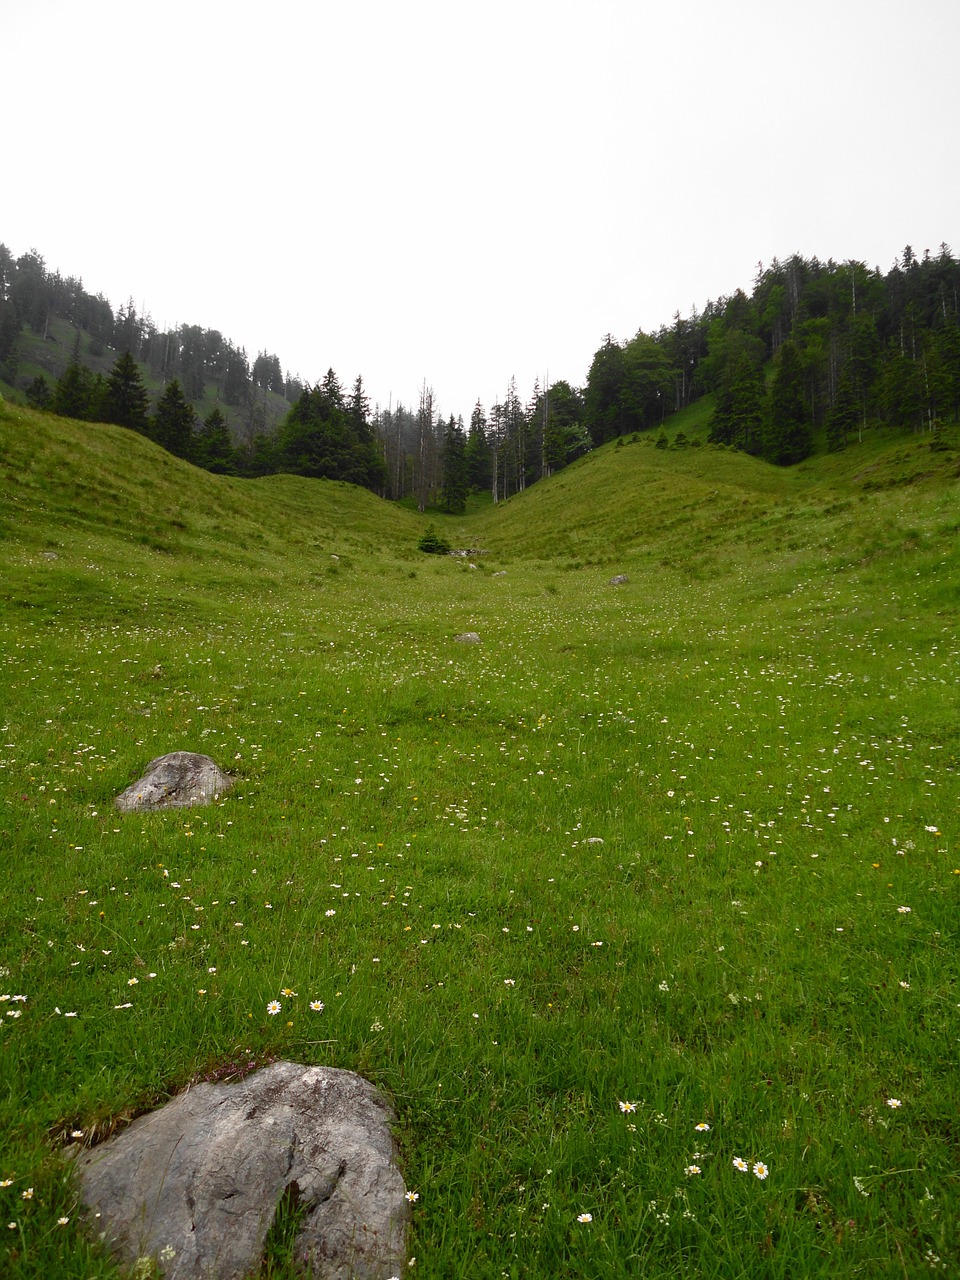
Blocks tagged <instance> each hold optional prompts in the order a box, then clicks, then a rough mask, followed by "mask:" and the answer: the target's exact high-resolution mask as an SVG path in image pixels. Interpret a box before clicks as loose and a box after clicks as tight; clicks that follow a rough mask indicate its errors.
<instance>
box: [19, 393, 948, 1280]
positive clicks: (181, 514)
mask: <svg viewBox="0 0 960 1280" xmlns="http://www.w3.org/2000/svg"><path fill="white" fill-rule="evenodd" d="M670 434H671V435H672V432H671V433H670ZM957 462H958V457H957V454H956V453H955V452H951V451H947V452H943V453H933V452H931V451H930V450H929V448H928V447H927V446H926V444H925V443H924V442H922V441H919V440H908V441H903V440H901V441H887V442H884V441H882V440H878V441H872V442H871V443H870V444H868V445H865V446H863V447H861V448H859V449H851V450H850V451H849V452H848V453H846V454H843V455H841V456H839V457H838V458H833V459H817V460H814V461H812V462H810V463H808V464H805V466H803V467H801V468H797V469H794V470H791V471H789V472H786V471H778V470H775V469H772V468H770V467H767V466H765V465H764V464H761V463H758V462H756V461H754V460H751V459H748V458H745V457H743V456H742V455H737V454H733V453H729V452H727V451H722V450H721V451H718V450H712V449H706V448H701V449H687V450H683V451H679V450H678V451H669V450H668V451H660V450H656V449H655V448H653V447H652V445H648V444H646V443H643V442H641V443H638V444H634V445H625V446H623V447H621V448H616V447H615V446H608V447H607V448H605V449H602V450H599V451H597V452H596V453H594V454H592V455H590V456H589V457H588V458H586V459H584V460H583V461H582V462H580V463H578V464H577V466H576V467H575V468H571V469H570V470H569V471H567V472H564V473H562V474H560V475H558V476H556V477H554V478H553V479H552V480H550V481H548V482H545V483H543V484H541V485H538V486H536V487H535V488H534V489H532V490H531V491H530V492H529V493H527V494H525V495H522V496H521V497H519V498H517V499H513V500H511V501H510V502H508V503H506V504H503V505H502V506H501V507H500V508H499V509H497V510H496V511H490V510H482V511H480V512H478V513H477V514H476V515H473V516H471V517H469V518H463V519H459V520H458V519H456V518H455V519H453V520H452V521H451V522H450V524H449V525H448V526H446V527H445V531H446V528H449V529H451V530H455V533H454V534H453V536H452V540H453V541H455V542H457V543H461V544H462V545H465V546H483V547H486V548H488V550H489V554H488V555H487V556H484V557H478V558H477V560H476V564H477V566H478V567H477V568H476V569H473V568H470V567H469V565H468V564H466V563H463V562H460V561H456V560H453V559H441V558H438V559H434V558H428V557H424V556H421V555H419V554H418V553H417V552H416V551H415V550H414V548H415V545H416V539H417V536H418V534H419V532H420V530H421V529H422V527H423V521H422V520H421V519H420V518H419V517H417V516H415V515H413V514H412V513H409V512H405V511H400V510H397V509H396V508H393V507H390V506H388V505H386V504H383V503H380V502H378V501H377V500H376V499H374V498H372V497H371V496H370V495H369V494H366V493H364V492H362V491H358V490H355V489H351V488H349V487H345V486H339V485H328V484H323V483H316V484H315V483H310V482H305V481H301V480H295V479H293V478H290V477H274V478H271V479H268V480H260V481H236V480H229V479H223V478H219V477H213V476H209V475H206V474H204V473H202V472H199V471H197V470H195V469H194V468H191V467H189V466H187V465H185V464H182V463H180V462H178V461H176V460H174V459H171V458H169V457H167V456H166V455H164V454H163V453H162V452H161V451H159V450H157V449H155V448H154V447H153V446H152V445H150V444H149V442H147V441H144V440H141V439H140V438H139V437H136V436H131V435H129V434H128V433H125V432H123V431H120V430H117V429H113V428H109V427H93V428H91V427H86V426H83V425H80V424H69V423H65V422H61V421H58V420H55V419H51V418H47V417H44V416H43V415H35V414H30V413H29V412H27V411H21V410H17V409H12V408H11V407H9V406H2V405H0V493H2V495H3V502H2V506H0V512H2V517H0V518H2V522H3V524H2V530H0V532H2V535H3V540H2V542H0V556H2V560H3V569H4V572H3V582H2V585H0V636H2V652H3V655H4V663H5V675H6V676H7V687H8V690H9V694H8V697H7V699H6V705H5V709H4V711H3V712H2V713H0V714H2V716H3V723H2V724H0V738H2V745H0V805H2V808H0V830H2V839H3V844H4V847H5V849H7V851H8V855H9V861H8V868H7V893H6V896H5V901H4V918H3V929H2V931H0V936H2V938H3V947H2V954H0V968H2V969H3V970H5V971H6V972H5V974H4V977H3V978H2V979H0V992H8V993H11V994H16V993H22V994H26V995H27V996H28V1000H27V1001H26V1002H25V1003H23V1004H19V1005H18V1006H17V1008H16V1009H13V1005H12V1002H6V1003H5V1004H4V1005H3V1008H4V1009H6V1010H12V1011H13V1012H21V1014H22V1016H21V1017H20V1018H18V1019H12V1018H4V1021H3V1022H2V1023H0V1035H2V1040H0V1123H2V1124H3V1126H4V1130H5V1132H6V1134H7V1135H8V1143H7V1148H8V1149H7V1153H6V1154H5V1156H4V1160H5V1162H6V1163H5V1165H4V1167H3V1168H0V1175H2V1177H3V1178H11V1179H12V1180H13V1182H12V1185H11V1186H10V1187H8V1188H6V1189H0V1205H2V1208H3V1211H4V1212H6V1213H7V1215H8V1220H9V1221H12V1222H16V1223H17V1226H16V1228H15V1229H13V1230H10V1231H9V1235H8V1237H7V1239H6V1240H5V1241H4V1242H0V1247H5V1248H6V1255H5V1256H6V1265H7V1267H8V1270H9V1272H10V1274H11V1275H21V1276H24V1277H27V1276H29V1277H31V1280H33V1278H35V1277H40V1276H50V1275H64V1276H67V1275H76V1276H78V1277H80V1276H82V1277H89V1276H94V1275H101V1276H106V1275H108V1274H111V1272H110V1268H109V1265H108V1263H107V1261H106V1260H105V1259H103V1258H102V1257H100V1256H99V1255H97V1254H96V1253H95V1251H93V1250H91V1249H90V1248H89V1247H88V1246H87V1245H86V1244H85V1243H84V1242H83V1237H82V1235H79V1234H76V1233H75V1227H76V1208H75V1205H74V1204H73V1201H72V1198H71V1191H70V1187H69V1183H68V1182H65V1181H64V1179H63V1177H62V1174H61V1170H60V1165H59V1162H58V1160H57V1159H55V1158H54V1157H52V1156H51V1154H50V1152H51V1147H52V1148H53V1149H54V1150H55V1149H56V1148H57V1147H58V1145H59V1143H60V1142H61V1141H62V1140H63V1137H64V1135H65V1134H69V1132H70V1131H71V1130H72V1129H74V1128H77V1129H79V1130H82V1131H83V1133H84V1135H85V1140H91V1139H92V1138H93V1137H94V1136H96V1134H97V1133H98V1132H100V1131H101V1130H102V1129H103V1128H104V1127H105V1126H106V1127H109V1126H110V1125H112V1124H113V1123H116V1119H117V1117H118V1116H121V1117H122V1116H123V1115H124V1114H130V1113H132V1112H134V1111H136V1110H137V1109H139V1108H142V1107H146V1106H151V1105H154V1104H155V1103H156V1101H157V1100H158V1099H160V1098H162V1097H163V1096H165V1095H166V1094H167V1093H168V1092H169V1091H171V1090H174V1089H177V1088H180V1087H182V1086H183V1084H184V1082H185V1081H187V1080H189V1079H191V1078H196V1077H197V1076H198V1075H201V1074H203V1073H204V1072H210V1071H216V1072H218V1073H222V1072H224V1071H225V1070H227V1069H228V1067H227V1065H226V1064H229V1063H231V1062H233V1063H236V1062H241V1061H242V1062H246V1061H248V1060H250V1059H253V1060H263V1058H265V1057H266V1056H269V1055H270V1054H276V1055H284V1056H288V1057H295V1058H297V1059H299V1060H302V1061H310V1062H330V1063H333V1064H334V1065H338V1066H349V1067H352V1068H355V1069H358V1070H362V1071H364V1072H365V1073H366V1074H368V1075H369V1076H370V1077H371V1078H373V1079H374V1080H375V1081H376V1082H377V1083H378V1084H379V1085H380V1086H381V1087H383V1088H384V1089H385V1090H386V1091H387V1092H388V1093H389V1094H390V1095H391V1096H392V1097H393V1099H394V1101H395V1103H396V1106H397V1110H398V1116H399V1125H398V1137H399V1139H400V1142H401V1146H402V1152H403V1161H404V1169H405V1173H406V1176H407V1179H408V1184H409V1185H411V1186H413V1187H415V1188H416V1189H417V1190H418V1191H419V1192H420V1200H419V1202H418V1204H417V1207H416V1209H415V1211H414V1222H413V1230H412V1235H411V1241H410V1243H411V1253H413V1254H415V1255H416V1256H417V1271H418V1272H420V1273H425V1274H427V1275H430V1276H437V1277H450V1276H457V1275H461V1274H463V1275H468V1274H469V1275H480V1276H493V1277H499V1276H500V1275H502V1274H503V1273H504V1272H506V1274H508V1275H514V1274H516V1275H524V1276H544V1277H546V1276H550V1277H556V1276H569V1277H582V1276H597V1277H600V1276H610V1277H613V1276H620V1275H632V1274H642V1275H644V1276H664V1277H666V1276H676V1275H685V1274H688V1275H704V1276H716V1277H717V1278H718V1280H720V1278H721V1277H723V1278H725V1277H728V1276H732V1275H737V1276H740V1275H743V1276H756V1277H769V1276H784V1277H795V1276H798V1275H803V1276H819V1275H824V1276H826V1275H833V1276H836V1275H854V1274H864V1275H870V1276H891V1277H892V1276H902V1275H903V1274H904V1272H905V1271H906V1272H907V1274H918V1273H920V1272H921V1271H924V1272H925V1271H926V1269H927V1268H928V1267H929V1266H931V1265H934V1264H932V1263H931V1258H932V1257H933V1256H936V1257H939V1258H940V1259H941V1260H943V1261H944V1262H945V1263H949V1264H950V1265H952V1263H953V1262H954V1261H955V1259H956V1257H957V1254H958V1249H960V1239H958V1234H957V1231H958V1228H957V1220H958V1213H957V1210H958V1205H960V1193H958V1185H957V1178H956V1170H957V1146H956V1141H957V1137H956V1115H957V1114H958V1112H960V1089H958V1083H957V1076H956V1071H955V1066H954V1063H955V1043H956V1037H957V1035H958V1033H960V1031H958V1027H960V1023H958V1017H957V1006H958V1001H960V996H958V994H957V991H958V971H957V962H956V941H957V905H958V896H960V874H957V872H958V871H960V862H958V860H957V855H956V852H955V832H954V830H953V826H954V823H955V814H956V812H957V798H958V797H957V767H958V762H960V730H958V728H957V726H958V724H960V716H958V710H960V708H958V705H957V704H958V697H957V680H956V672H957V661H958V656H960V655H958V649H957V613H958V605H960V595H958V583H960V553H958V549H957V538H956V534H957V528H958V518H957V496H958V494H957V490H958V485H957ZM334 555H336V556H339V559H333V558H332V557H333V556H334ZM52 556H55V557H56V559H53V558H50V557H52ZM620 572H625V573H626V574H627V576H628V582H627V584H626V585H625V586H622V587H617V588H615V587H612V586H610V585H609V584H608V580H609V578H610V576H611V575H612V574H613V573H620ZM466 630H476V631H478V632H479V633H480V635H481V637H482V643H481V644H480V645H470V646H468V645H462V644H458V643H456V642H455V640H454V639H453V637H454V636H455V635H456V634H457V633H458V632H461V631H466ZM177 747H193V748H195V749H205V750H209V751H210V753H211V754H213V755H214V756H215V757H217V758H218V759H219V760H221V761H222V762H223V763H225V764H228V765H229V766H230V767H231V769H232V770H233V771H234V772H235V774H236V777H237V780H238V785H237V788H236V790H235V792H234V793H232V794H231V795H230V796H229V797H228V798H227V799H225V800H224V802H222V804H220V805H219V806H217V807H214V808H212V809H209V810H203V811H196V812H194V813H192V814H185V813H183V812H181V813H179V814H177V813H171V814H165V815H154V816H151V817H147V818H142V819H133V820H129V819H123V820H120V819H118V818H117V817H116V816H113V814H112V811H111V798H112V796H114V795H115V794H117V792H118V791H119V790H121V789H122V788H123V786H125V785H126V783H127V782H128V781H130V780H131V779H132V778H134V777H136V776H138V772H139V770H140V769H142V766H143V764H144V763H145V762H146V761H147V760H148V759H149V758H150V757H151V756H153V755H156V754H159V753H160V752H161V751H165V750H170V749H174V748H177ZM900 906H909V907H910V908H911V910H910V911H909V912H900V911H898V907H900ZM151 975H153V976H151ZM133 979H136V980H137V981H136V982H133ZM5 984H7V985H5ZM283 988H287V989H289V991H291V992H295V993H296V994H295V995H289V996H285V995H281V994H280V993H281V991H282V989H283ZM278 997H279V998H280V1000H281V1003H282V1005H283V1015H282V1017H275V1018H273V1017H270V1016H268V1015H267V1014H266V1005H267V1002H268V1001H269V1000H273V999H275V998H278ZM311 999H316V1000H322V1001H323V1002H324V1004H325V1008H324V1010H323V1011H322V1012H319V1011H311V1010H310V1009H309V1004H308V1002H309V1001H310V1000H311ZM57 1009H59V1010H61V1011H63V1012H61V1013H57V1012H56V1010H57ZM66 1012H76V1013H77V1017H76V1018H74V1019H71V1020H69V1021H68V1020H67V1019H66V1018H65V1017H64V1016H63V1014H64V1013H66ZM888 1098H897V1099H899V1100H900V1101H901V1103H902V1106H901V1107H899V1108H892V1107H890V1106H888V1105H887V1099H888ZM618 1102H629V1103H631V1104H635V1106H636V1110H635V1111H628V1112H626V1113H624V1112H621V1110H620V1109H619V1107H618V1105H617V1104H618ZM698 1123H702V1124H708V1125H709V1126H710V1128H709V1129H705V1130H702V1131H699V1132H698V1131H697V1130H696V1129H695V1127H694V1126H695V1125H697V1124H698ZM734 1156H737V1157H738V1158H749V1159H750V1162H751V1165H752V1163H753V1162H754V1161H757V1160H760V1161H763V1162H765V1164H766V1165H768V1166H769V1168H770V1170H771V1172H770V1176H769V1178H767V1179H765V1180H762V1181H761V1180H760V1179H758V1178H756V1177H754V1176H753V1174H752V1173H747V1174H741V1173H739V1172H738V1171H737V1170H736V1168H735V1167H734V1166H733V1164H732V1161H733V1157H734ZM694 1166H696V1167H697V1168H699V1169H700V1170H701V1172H700V1173H687V1174H685V1172H684V1170H685V1169H692V1168H693V1167H694ZM855 1178H856V1179H857V1180H858V1181H857V1182H855V1181H854V1179H855ZM28 1186H32V1187H34V1188H35V1194H34V1196H33V1198H32V1199H31V1200H30V1201H24V1200H23V1199H22V1190H23V1189H25V1188H26V1187H28ZM585 1212H587V1213H590V1214H592V1217H593V1220H592V1222H589V1223H578V1222H577V1215H578V1214H580V1213H585ZM59 1216H64V1217H68V1218H70V1219H71V1221H70V1223H68V1224H67V1226H66V1227H65V1228H60V1227H58V1226H57V1225H56V1222H57V1218H58V1217H59ZM937 1265H939V1264H937Z"/></svg>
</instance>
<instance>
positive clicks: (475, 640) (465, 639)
mask: <svg viewBox="0 0 960 1280" xmlns="http://www.w3.org/2000/svg"><path fill="white" fill-rule="evenodd" d="M453 638H454V640H456V641H457V643H458V644H479V643H480V637H479V636H478V635H477V633H476V632H475V631H462V632H461V633H460V635H458V636H454V637H453Z"/></svg>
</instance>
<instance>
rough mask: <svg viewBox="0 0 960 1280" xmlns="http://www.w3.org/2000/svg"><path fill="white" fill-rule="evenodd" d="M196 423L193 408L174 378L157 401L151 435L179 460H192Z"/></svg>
mask: <svg viewBox="0 0 960 1280" xmlns="http://www.w3.org/2000/svg"><path fill="white" fill-rule="evenodd" d="M195 422H196V418H195V415H194V412H193V406H192V405H191V404H190V403H189V401H188V400H187V399H186V397H185V396H184V394H183V388H182V387H181V386H180V383H179V382H178V381H177V379H176V378H174V380H173V381H172V382H171V383H170V384H169V385H168V387H167V389H166V391H164V393H163V395H162V396H161V397H160V399H159V400H158V401H157V410H156V413H155V414H154V415H153V419H152V422H151V426H150V435H151V436H152V438H153V439H154V440H155V441H156V442H157V444H159V445H162V446H163V448H164V449H167V450H168V451H169V452H170V453H175V454H176V455H177V457H178V458H187V459H188V460H192V459H193V446H194V440H193V430H194V424H195Z"/></svg>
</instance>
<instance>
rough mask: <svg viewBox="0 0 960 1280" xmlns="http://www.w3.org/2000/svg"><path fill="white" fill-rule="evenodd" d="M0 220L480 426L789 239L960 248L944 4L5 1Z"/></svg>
mask: <svg viewBox="0 0 960 1280" xmlns="http://www.w3.org/2000/svg"><path fill="white" fill-rule="evenodd" d="M0 48H2V72H0V109H2V113H3V114H2V119H3V120H4V123H5V126H6V127H5V128H4V144H3V175H4V176H3V180H2V190H0V241H2V242H3V243H5V244H6V245H7V247H8V248H9V249H10V250H11V251H12V252H13V253H14V255H19V254H20V253H23V252H24V251H25V250H26V249H28V248H30V247H35V248H37V249H38V250H39V251H40V252H41V253H42V254H43V256H44V258H45V259H46V262H47V266H48V267H49V268H51V269H59V270H60V271H61V272H62V273H63V274H65V275H73V276H80V277H82V279H83V282H84V285H85V287H86V288H87V289H88V290H90V291H91V292H103V293H104V294H106V296H107V297H108V298H109V299H110V301H111V302H112V304H113V305H114V308H116V307H117V306H118V305H119V304H120V303H121V302H123V301H125V300H126V298H127V297H128V296H130V295H132V296H133V298H134V299H135V301H136V303H137V307H138V309H140V307H141V306H144V307H145V308H146V311H147V312H148V313H149V314H150V315H151V316H152V317H153V320H154V322H155V323H156V324H158V325H159V326H161V327H165V326H172V325H174V324H178V323H189V324H199V325H202V326H203V327H205V328H215V329H219V330H220V331H221V332H222V333H223V334H224V336H225V337H227V338H230V339H231V340H232V341H234V342H235V343H237V344H238V345H241V346H245V347H246V349H247V353H248V355H249V356H250V358H251V360H252V359H253V357H254V356H255V355H256V354H257V351H258V350H260V349H265V350H267V351H270V352H273V353H276V354H277V355H278V356H279V357H280V361H281V363H282V365H283V366H284V368H285V369H286V370H289V371H290V372H291V373H299V374H300V375H301V377H302V378H304V379H306V380H308V381H311V382H313V381H317V380H318V379H320V378H321V377H322V376H323V374H324V373H325V371H326V370H327V368H328V367H331V366H332V367H333V368H334V369H335V370H336V371H337V373H338V374H339V376H340V379H341V381H342V382H344V383H345V384H348V385H349V384H351V383H352V382H353V379H354V378H355V377H356V375H357V373H361V374H362V375H363V378H364V382H365V383H366V386H367V389H368V392H369V393H370V395H371V397H372V399H373V400H374V401H380V402H382V403H383V404H384V405H386V403H387V400H388V397H390V396H391V395H392V397H393V401H394V404H396V402H397V400H398V399H399V400H402V401H403V402H404V403H405V404H408V405H409V404H415V403H416V399H417V392H418V388H419V386H420V384H421V382H422V381H423V380H424V379H426V381H427V383H428V385H430V386H432V387H433V388H434V390H435V393H436V396H437V398H438V401H439V405H440V409H441V411H442V412H443V413H444V415H447V414H449V413H451V412H452V413H454V414H457V413H463V415H464V417H465V418H467V419H469V414H470V410H471V407H472V405H473V404H474V402H475V401H476V400H477V398H478V397H479V398H480V399H481V400H482V401H483V403H484V405H485V407H487V408H489V406H490V404H491V403H492V402H493V401H494V400H495V399H496V398H497V397H498V396H502V394H503V391H504V389H505V388H506V385H507V382H508V380H509V378H510V376H511V375H512V374H513V375H516V378H517V383H518V387H519V390H520V394H521V397H522V398H523V399H526V398H527V397H528V395H529V392H530V390H531V388H532V385H533V381H534V378H535V377H537V376H539V377H540V378H541V380H542V379H543V378H544V376H545V375H546V374H547V373H548V372H549V376H550V378H551V380H552V381H556V380H557V379H558V378H566V379H567V380H569V381H570V382H572V383H574V384H582V383H583V382H584V380H585V378H586V374H587V370H588V368H589V365H590V361H591V358H592V356H593V353H594V351H595V350H596V348H597V347H598V346H599V345H600V343H601V342H602V340H603V337H604V335H605V334H606V333H608V332H610V333H612V334H613V335H614V337H617V338H628V337H631V336H632V335H633V334H634V333H635V332H636V331H637V330H638V329H645V330H648V331H649V330H654V329H656V328H657V327H658V326H659V325H660V324H662V323H668V322H669V321H670V318H671V316H672V315H673V313H674V312H675V311H677V310H679V311H680V312H681V313H682V314H683V315H688V314H689V312H690V311H691V309H692V307H693V306H694V305H697V306H702V304H703V303H704V302H705V301H706V300H707V299H708V298H716V297H718V296H720V295H721V294H729V293H732V292H733V291H734V290H735V289H736V288H738V287H743V288H744V289H745V290H747V291H748V292H749V289H750V286H751V281H752V279H753V276H754V273H755V267H756V263H757V262H758V260H763V261H764V262H769V260H770V259H771V258H773V257H774V256H779V257H781V258H784V257H787V256H788V255H789V254H791V253H793V252H795V251H796V252H799V253H801V254H803V255H804V256H807V257H809V256H812V255H814V254H815V255H817V256H818V257H820V258H823V259H826V258H830V257H832V258H834V259H836V260H838V261H841V260H843V259H845V258H851V257H853V258H857V259H861V260H864V261H866V262H867V264H868V265H869V266H874V265H879V266H881V267H882V268H883V269H887V268H888V267H889V266H890V264H891V263H892V261H893V259H894V257H895V256H896V255H897V254H898V253H899V252H900V251H901V249H902V248H903V247H904V245H906V244H910V245H912V246H913V248H914V250H915V252H917V254H922V252H923V250H924V249H927V248H929V249H930V250H931V251H934V252H935V251H936V249H937V247H938V245H939V244H940V242H941V241H943V240H945V241H947V242H948V243H949V244H950V245H951V247H952V248H953V250H954V251H955V252H960V234H958V226H957V221H958V215H960V164H958V156H960V149H958V126H960V76H958V74H957V56H958V53H960V0H911V3H909V4H904V3H902V0H657V3H650V2H648V0H589V3H587V2H583V3H579V2H578V3H573V2H572V0H549V2H547V0H507V2H504V0H485V3H481V4H471V5H467V4H463V3H456V2H455V0H406V2H404V0H333V2H331V0H303V2H301V3H294V2H293V0H273V3H262V2H261V3H256V4H253V3H249V2H248V0H165V3H163V4H145V3H137V0H85V3H82V4H81V3H77V0H0Z"/></svg>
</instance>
